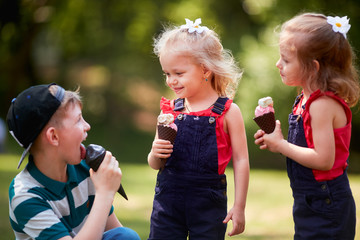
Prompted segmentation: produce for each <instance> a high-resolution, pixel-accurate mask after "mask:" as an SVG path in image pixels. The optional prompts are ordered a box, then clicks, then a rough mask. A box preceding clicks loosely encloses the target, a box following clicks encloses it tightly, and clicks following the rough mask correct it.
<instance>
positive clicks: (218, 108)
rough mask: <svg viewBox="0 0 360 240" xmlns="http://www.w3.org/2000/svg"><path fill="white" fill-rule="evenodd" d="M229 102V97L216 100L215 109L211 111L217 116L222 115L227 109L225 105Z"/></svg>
mask: <svg viewBox="0 0 360 240" xmlns="http://www.w3.org/2000/svg"><path fill="white" fill-rule="evenodd" d="M227 100H229V98H227V97H219V98H218V99H217V100H216V102H215V103H214V107H213V108H212V109H211V111H213V112H214V113H216V114H219V115H221V114H222V112H223V111H224V109H225V104H226V102H227Z"/></svg>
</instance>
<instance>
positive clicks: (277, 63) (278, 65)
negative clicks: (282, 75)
mask: <svg viewBox="0 0 360 240" xmlns="http://www.w3.org/2000/svg"><path fill="white" fill-rule="evenodd" d="M276 67H277V68H279V69H280V68H281V64H280V59H279V60H278V61H277V62H276Z"/></svg>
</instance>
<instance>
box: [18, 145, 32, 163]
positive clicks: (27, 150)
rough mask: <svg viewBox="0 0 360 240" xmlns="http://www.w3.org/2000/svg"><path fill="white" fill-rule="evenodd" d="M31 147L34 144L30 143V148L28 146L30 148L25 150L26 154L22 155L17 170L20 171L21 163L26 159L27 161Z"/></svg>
mask: <svg viewBox="0 0 360 240" xmlns="http://www.w3.org/2000/svg"><path fill="white" fill-rule="evenodd" d="M31 146H32V143H30V144H29V146H28V147H27V148H26V149H25V150H24V152H23V153H22V155H21V158H20V161H19V163H18V166H17V169H19V167H20V165H21V163H22V162H23V161H24V159H25V157H26V155H27V154H28V152H29V150H30V148H31Z"/></svg>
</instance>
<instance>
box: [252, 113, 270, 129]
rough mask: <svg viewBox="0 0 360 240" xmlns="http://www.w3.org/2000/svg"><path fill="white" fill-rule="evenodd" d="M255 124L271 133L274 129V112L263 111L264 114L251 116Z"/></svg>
mask: <svg viewBox="0 0 360 240" xmlns="http://www.w3.org/2000/svg"><path fill="white" fill-rule="evenodd" d="M253 119H254V121H255V122H256V124H257V125H258V126H259V127H260V128H261V129H262V130H264V131H265V133H268V134H269V133H272V132H273V131H274V129H275V114H274V113H273V112H268V113H265V114H264V115H261V116H258V117H255V118H253Z"/></svg>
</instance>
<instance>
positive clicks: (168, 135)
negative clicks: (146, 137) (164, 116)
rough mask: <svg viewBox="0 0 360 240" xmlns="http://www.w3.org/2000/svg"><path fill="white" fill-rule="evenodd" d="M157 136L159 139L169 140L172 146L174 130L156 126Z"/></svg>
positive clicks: (174, 135) (174, 136)
mask: <svg viewBox="0 0 360 240" xmlns="http://www.w3.org/2000/svg"><path fill="white" fill-rule="evenodd" d="M157 129H158V136H159V138H160V139H164V140H169V141H170V142H171V144H174V142H175V138H176V134H177V132H176V130H175V129H172V128H171V127H168V126H164V125H158V126H157Z"/></svg>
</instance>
